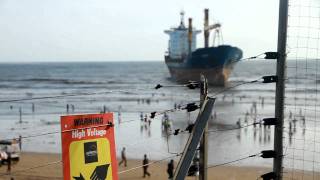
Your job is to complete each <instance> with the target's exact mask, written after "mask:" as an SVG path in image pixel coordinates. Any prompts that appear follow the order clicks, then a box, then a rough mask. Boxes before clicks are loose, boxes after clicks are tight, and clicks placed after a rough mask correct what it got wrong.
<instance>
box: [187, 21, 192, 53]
mask: <svg viewBox="0 0 320 180" xmlns="http://www.w3.org/2000/svg"><path fill="white" fill-rule="evenodd" d="M191 47H192V18H189V26H188V52H189V54H191Z"/></svg>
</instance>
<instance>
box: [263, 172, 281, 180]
mask: <svg viewBox="0 0 320 180" xmlns="http://www.w3.org/2000/svg"><path fill="white" fill-rule="evenodd" d="M260 177H261V178H262V179H263V180H272V179H275V178H276V177H277V176H276V173H274V172H269V173H266V174H263V175H261V176H260Z"/></svg>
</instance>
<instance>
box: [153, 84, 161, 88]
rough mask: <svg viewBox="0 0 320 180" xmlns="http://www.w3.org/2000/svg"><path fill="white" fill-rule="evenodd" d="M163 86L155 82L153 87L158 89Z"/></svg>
mask: <svg viewBox="0 0 320 180" xmlns="http://www.w3.org/2000/svg"><path fill="white" fill-rule="evenodd" d="M162 87H163V86H162V85H161V84H157V85H156V87H154V88H155V89H160V88H162Z"/></svg>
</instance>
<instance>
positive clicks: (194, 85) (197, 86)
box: [186, 82, 200, 89]
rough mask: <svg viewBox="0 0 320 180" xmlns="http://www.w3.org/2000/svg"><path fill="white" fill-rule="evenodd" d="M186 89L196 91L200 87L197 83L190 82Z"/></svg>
mask: <svg viewBox="0 0 320 180" xmlns="http://www.w3.org/2000/svg"><path fill="white" fill-rule="evenodd" d="M186 87H188V88H189V89H196V88H199V87H200V85H199V83H197V82H190V83H189V84H187V85H186Z"/></svg>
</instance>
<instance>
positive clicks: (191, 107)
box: [184, 103, 199, 112]
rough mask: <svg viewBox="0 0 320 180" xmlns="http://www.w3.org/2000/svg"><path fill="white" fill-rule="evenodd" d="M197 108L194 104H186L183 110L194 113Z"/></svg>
mask: <svg viewBox="0 0 320 180" xmlns="http://www.w3.org/2000/svg"><path fill="white" fill-rule="evenodd" d="M198 108H199V106H198V105H196V103H189V104H187V106H186V107H185V108H184V109H186V110H187V112H192V111H195V110H197V109H198Z"/></svg>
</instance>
